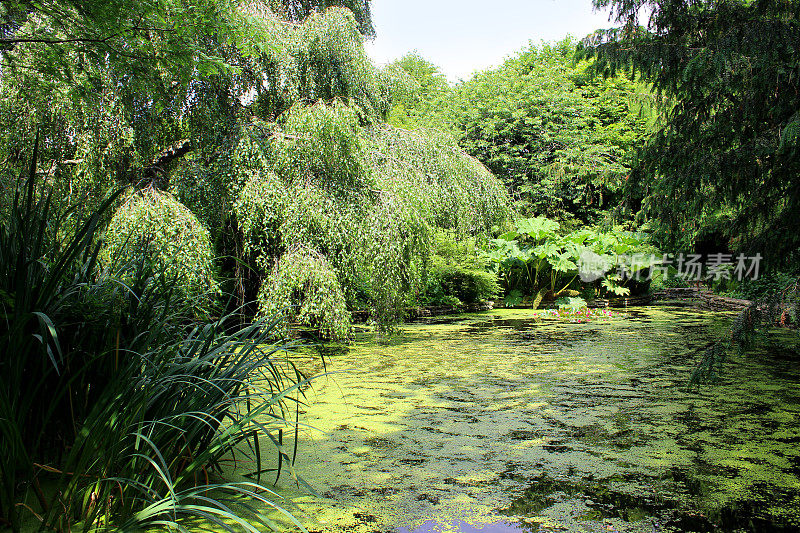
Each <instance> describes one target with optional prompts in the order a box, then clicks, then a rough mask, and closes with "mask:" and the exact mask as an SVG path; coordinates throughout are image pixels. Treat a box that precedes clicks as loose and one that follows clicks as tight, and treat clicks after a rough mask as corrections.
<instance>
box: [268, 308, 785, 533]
mask: <svg viewBox="0 0 800 533" xmlns="http://www.w3.org/2000/svg"><path fill="white" fill-rule="evenodd" d="M730 319H731V316H730V315H719V314H710V313H702V312H699V311H694V310H687V309H685V308H640V309H630V310H628V311H626V312H625V313H624V314H622V315H621V316H616V317H613V318H610V319H591V320H588V321H586V322H570V321H565V320H564V319H558V318H556V317H552V316H544V317H542V316H541V315H540V314H537V313H536V312H534V311H530V310H519V311H514V310H502V311H493V312H487V313H483V314H475V315H466V316H463V317H459V318H455V319H452V320H445V321H440V322H439V321H432V322H430V323H423V324H414V325H407V326H404V328H403V331H402V332H401V333H400V334H398V335H396V336H394V337H393V338H392V339H391V341H390V342H389V343H388V344H386V345H379V344H377V343H376V342H375V338H374V335H372V334H363V335H362V336H361V337H359V339H358V340H357V342H356V343H355V344H354V345H353V346H351V347H349V348H348V349H345V350H342V351H341V352H338V353H335V354H334V355H331V354H328V356H327V357H328V359H327V362H328V366H327V369H328V371H330V372H331V373H330V374H329V375H326V376H324V377H321V378H319V379H317V380H316V381H315V382H314V385H313V387H312V388H311V389H310V390H308V391H307V395H308V402H309V405H308V407H307V409H306V411H305V412H304V413H303V414H302V420H303V422H304V423H305V424H307V425H308V427H305V428H304V429H303V431H302V432H301V440H300V448H299V451H298V460H297V466H296V470H297V473H298V474H299V475H300V476H301V477H302V478H303V479H304V480H306V481H307V482H308V483H309V484H310V485H311V486H312V487H313V488H314V489H315V490H316V491H317V492H318V496H316V497H314V496H309V495H307V494H303V493H302V492H301V491H297V490H295V489H293V486H292V483H291V478H290V477H288V476H287V477H283V478H282V480H281V482H280V483H279V484H278V487H279V488H280V489H279V490H280V491H281V492H282V493H283V494H285V495H286V496H287V497H288V498H290V499H291V500H292V501H293V502H294V504H295V505H296V508H295V509H294V513H295V514H297V515H299V516H300V517H301V519H302V520H303V521H304V523H305V524H306V525H307V527H308V529H309V531H324V532H338V531H348V532H360V531H363V532H384V531H385V532H397V533H411V532H431V533H433V532H438V531H454V532H456V531H460V532H476V531H477V532H482V533H506V532H517V531H559V530H560V531H619V532H627V531H740V530H741V531H798V530H800V529H798V526H800V416H798V415H799V414H800V368H798V367H799V365H798V357H797V346H796V345H792V344H791V343H792V341H791V339H792V338H793V337H792V335H791V334H788V333H786V332H772V333H770V335H769V337H768V339H767V340H766V341H765V342H764V345H763V347H762V348H761V349H760V351H759V353H757V354H750V355H749V356H747V357H743V356H742V357H740V356H731V358H730V359H729V360H728V361H727V363H726V365H725V367H724V370H723V372H722V374H721V376H720V379H719V382H718V383H715V384H712V385H704V386H701V387H697V388H689V387H687V384H688V379H689V376H690V374H691V371H692V370H693V368H694V367H695V365H696V364H697V363H698V361H699V359H700V356H701V353H702V350H703V348H705V347H706V346H708V345H709V343H711V342H713V341H714V340H716V339H718V338H719V337H720V336H722V335H723V334H724V332H725V330H726V327H727V326H728V324H729V323H730ZM320 370H321V369H319V368H317V371H320ZM312 428H313V429H312Z"/></svg>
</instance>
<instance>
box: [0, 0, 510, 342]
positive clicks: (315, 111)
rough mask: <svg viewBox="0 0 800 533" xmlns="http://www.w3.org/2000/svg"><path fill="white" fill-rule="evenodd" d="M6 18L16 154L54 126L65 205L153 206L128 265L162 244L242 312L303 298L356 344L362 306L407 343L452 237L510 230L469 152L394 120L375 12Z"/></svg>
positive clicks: (192, 7)
mask: <svg viewBox="0 0 800 533" xmlns="http://www.w3.org/2000/svg"><path fill="white" fill-rule="evenodd" d="M2 16H3V19H2V22H3V25H2V27H3V39H4V40H3V41H2V42H1V43H0V44H2V46H3V48H2V58H3V67H2V68H3V71H2V74H3V75H2V85H1V86H0V92H1V94H2V106H3V113H2V116H0V120H1V121H2V123H3V126H4V127H3V129H2V131H3V134H2V135H3V137H4V139H3V140H4V141H5V142H4V143H3V145H2V147H1V148H0V152H3V154H2V155H4V156H6V159H7V160H8V161H12V162H14V161H15V160H17V161H18V160H19V157H20V154H22V153H24V150H25V148H26V143H29V142H30V139H31V138H32V135H33V132H34V130H36V129H37V128H39V129H40V130H41V131H42V138H43V142H42V149H41V159H42V160H44V161H46V162H47V164H46V165H44V166H45V167H46V168H47V169H48V170H47V174H48V176H49V177H50V178H51V180H50V183H51V187H52V188H53V189H54V191H56V193H57V195H58V198H59V201H61V202H64V203H66V204H72V205H76V206H77V207H78V209H91V208H92V206H96V205H98V204H99V203H100V202H101V200H102V198H103V197H104V196H105V195H107V194H108V193H109V192H110V191H112V190H114V189H115V188H117V187H121V186H132V187H134V188H135V189H137V190H143V191H147V192H146V194H142V193H136V194H134V195H125V196H124V198H126V200H125V201H124V202H122V201H121V202H120V205H119V208H118V212H117V214H116V215H115V216H114V217H113V218H112V221H111V224H110V225H109V226H108V230H107V236H106V238H107V240H108V242H109V248H108V249H109V254H108V255H111V253H112V252H113V253H115V254H117V255H119V254H123V255H124V254H126V253H127V252H128V251H131V250H135V249H136V246H137V244H139V243H140V242H142V240H143V239H145V240H148V241H153V242H155V241H158V242H161V243H162V244H165V245H166V246H165V250H163V251H161V252H159V253H157V254H156V256H155V257H156V258H157V260H158V261H159V264H161V265H164V266H165V268H166V266H170V268H177V269H179V270H180V269H183V271H182V272H175V275H176V276H177V278H178V279H183V280H186V281H187V284H188V285H191V286H192V287H194V288H192V287H187V289H191V290H189V292H192V293H196V292H197V291H196V289H197V288H198V287H200V286H201V285H202V286H203V287H205V288H207V289H211V288H213V289H214V290H212V291H211V292H212V293H213V292H215V291H216V287H217V286H218V280H215V279H213V280H212V279H210V278H211V277H214V276H216V275H217V274H221V275H222V277H223V278H224V279H223V280H222V284H221V285H220V287H221V288H222V289H223V290H224V291H226V292H232V293H235V294H236V295H237V297H238V302H239V303H240V304H246V303H247V302H253V301H256V300H258V308H259V309H260V310H261V311H262V312H264V313H269V312H271V311H273V310H275V309H277V308H279V307H284V306H285V304H286V303H287V302H288V301H291V302H292V304H293V305H294V304H297V305H298V306H299V307H298V309H299V312H298V313H297V314H294V315H292V316H290V317H288V319H289V320H296V321H299V322H300V323H303V324H305V325H307V326H310V327H312V328H314V329H317V330H319V331H321V332H323V333H324V334H328V335H333V336H337V337H339V336H342V335H343V332H345V331H347V329H348V328H349V312H345V311H344V310H343V309H344V307H343V306H346V308H347V309H348V310H353V309H361V308H370V309H372V310H373V312H372V315H373V318H374V319H375V320H376V321H377V322H378V323H379V325H380V326H381V327H389V326H391V324H392V323H394V322H395V321H396V320H397V319H398V318H400V317H401V315H402V309H404V307H405V305H408V304H409V303H413V302H414V301H415V299H417V298H419V297H420V295H421V294H423V293H424V291H425V287H426V285H425V280H426V279H427V276H428V272H427V271H428V263H429V262H428V257H429V256H430V255H431V254H432V253H433V249H434V243H433V237H432V235H433V234H434V233H435V230H436V229H437V228H439V229H446V230H449V231H453V232H455V234H456V235H459V236H474V235H479V234H480V235H486V234H488V233H489V232H491V231H492V228H493V227H497V226H502V225H503V224H505V223H506V220H507V219H508V217H509V209H508V204H509V201H508V195H507V193H506V191H505V190H504V188H503V187H502V185H501V184H500V183H499V182H498V181H497V180H496V178H495V177H494V176H493V175H491V173H489V172H488V171H487V170H486V169H485V168H484V167H483V165H481V164H480V163H478V162H477V161H475V160H474V159H472V158H470V157H469V156H468V155H466V154H464V153H463V152H462V151H461V150H460V149H459V147H458V146H457V145H456V143H455V141H454V140H453V139H452V138H451V137H448V136H446V135H443V134H440V133H435V134H432V135H430V136H427V135H420V134H418V133H412V132H407V131H402V130H397V129H394V128H392V127H391V126H389V125H387V124H386V123H385V120H386V117H387V116H388V113H389V110H390V109H391V108H392V106H393V105H394V104H393V103H394V102H396V101H400V99H401V98H402V97H403V96H402V95H403V93H402V91H401V86H402V84H403V83H405V82H404V81H403V80H402V79H401V78H402V76H400V73H399V71H398V70H397V69H396V68H388V69H378V68H376V67H375V66H374V65H373V64H372V62H371V61H370V60H369V58H368V57H367V55H366V52H365V50H364V35H369V34H370V32H371V31H372V30H371V21H370V14H369V3H368V2H364V1H344V2H329V1H322V0H321V1H311V2H307V1H305V0H296V1H294V0H293V1H288V0H287V1H265V2H256V1H253V2H245V3H240V2H228V1H224V0H222V1H217V0H202V1H201V2H199V3H198V2H186V1H183V0H152V1H149V2H145V3H141V2H118V3H107V2H96V3H85V2H73V1H71V0H59V1H52V2H48V3H45V4H41V3H31V2H25V1H22V0H20V1H15V2H12V3H11V4H8V5H4V7H3V12H2ZM418 90H419V89H418ZM405 94H406V95H407V94H408V93H405ZM11 124H14V125H15V127H14V128H12V127H11ZM3 179H4V180H7V181H9V182H12V181H13V180H14V179H15V178H14V176H13V175H6V176H4V177H3ZM143 219H147V220H148V221H149V225H148V226H147V228H148V229H147V230H146V231H145V229H144V227H142V226H140V225H139V224H138V222H137V221H140V220H143ZM154 225H156V226H160V227H158V228H156V227H154ZM143 231H144V233H146V235H145V234H142V232H143ZM171 236H172V237H174V236H179V238H177V239H173V242H170V239H171ZM130 243H135V244H134V245H133V246H132V247H131V246H128V244H130ZM165 254H167V255H165ZM209 254H212V255H213V257H210V256H209ZM173 256H174V257H173ZM189 263H191V264H189ZM287 269H292V272H291V273H289V272H288V271H287ZM304 269H306V270H307V272H306V274H303V273H302V271H303V270H304ZM312 270H313V271H316V270H319V271H320V272H313V273H312V272H311V271H312ZM323 274H324V275H323ZM225 278H227V279H225ZM280 284H286V286H285V287H283V288H281V287H278V285H280ZM265 285H268V286H265ZM333 285H335V286H336V287H338V289H337V290H332V289H331V287H332V286H333ZM287 298H288V300H287ZM318 305H323V306H328V307H326V308H327V309H329V310H330V311H329V312H324V313H323V312H321V311H319V312H318V311H312V310H311V308H312V307H315V306H318ZM309 306H311V307H309ZM334 309H335V310H336V311H335V312H334V311H333V310H334ZM326 321H333V322H334V323H326Z"/></svg>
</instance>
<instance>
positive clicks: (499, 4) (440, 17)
mask: <svg viewBox="0 0 800 533" xmlns="http://www.w3.org/2000/svg"><path fill="white" fill-rule="evenodd" d="M371 5H372V14H373V21H374V23H375V29H376V31H377V34H378V36H377V37H376V38H375V40H374V41H372V42H368V43H367V51H368V53H369V55H370V57H372V59H373V60H374V61H375V62H376V63H377V64H379V65H381V64H384V63H386V62H388V61H391V60H393V59H397V58H398V57H401V56H403V55H404V54H405V53H406V52H409V51H412V50H416V51H418V52H419V53H420V54H422V56H424V57H425V58H426V59H428V60H430V61H431V62H433V63H434V64H436V65H438V66H439V67H440V68H441V69H442V71H443V72H444V73H445V74H447V76H448V78H449V79H450V80H451V81H458V79H459V78H469V77H470V75H471V74H472V73H473V72H474V71H476V70H481V69H485V68H488V67H492V66H496V65H499V64H500V63H502V62H503V59H504V58H505V57H507V56H508V55H511V54H513V53H514V52H516V51H518V50H520V49H521V48H522V47H523V46H525V45H527V44H528V42H529V41H531V40H533V41H534V42H536V43H538V42H540V41H542V40H544V41H556V40H560V39H562V38H564V37H565V36H566V35H567V34H571V35H574V36H575V37H583V36H584V35H586V34H588V33H590V32H592V31H594V30H596V29H598V28H609V27H611V26H612V24H611V23H610V22H609V21H608V14H607V13H606V12H595V11H593V9H592V3H591V0H490V1H486V0H481V1H480V2H479V1H476V0H372V2H371Z"/></svg>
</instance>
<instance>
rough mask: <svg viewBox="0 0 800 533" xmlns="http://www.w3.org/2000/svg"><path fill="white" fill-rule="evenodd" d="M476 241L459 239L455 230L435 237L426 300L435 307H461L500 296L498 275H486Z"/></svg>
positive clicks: (442, 232)
mask: <svg viewBox="0 0 800 533" xmlns="http://www.w3.org/2000/svg"><path fill="white" fill-rule="evenodd" d="M478 254H479V251H478V247H477V242H476V239H475V238H458V237H457V236H456V234H455V233H454V232H452V231H444V230H439V231H437V232H436V233H435V236H434V254H433V256H432V257H431V259H430V264H429V273H428V284H427V290H426V299H427V300H428V301H430V302H431V303H434V304H447V305H458V304H461V303H465V304H469V303H475V302H480V301H485V300H491V299H493V298H496V297H497V296H499V295H500V292H501V290H502V289H501V287H500V285H499V284H498V282H497V275H496V274H495V273H493V272H487V270H486V268H485V265H484V262H483V260H482V259H481V258H480V257H479V255H478Z"/></svg>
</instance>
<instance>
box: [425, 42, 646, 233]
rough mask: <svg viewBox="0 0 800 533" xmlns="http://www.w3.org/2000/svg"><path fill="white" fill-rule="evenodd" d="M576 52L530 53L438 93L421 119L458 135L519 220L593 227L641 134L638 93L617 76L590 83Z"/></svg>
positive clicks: (559, 47)
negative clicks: (537, 217) (496, 180)
mask: <svg viewBox="0 0 800 533" xmlns="http://www.w3.org/2000/svg"><path fill="white" fill-rule="evenodd" d="M574 53H575V42H574V41H573V40H571V39H566V40H564V41H562V42H559V43H556V44H552V45H547V44H543V45H541V46H533V45H532V46H531V47H529V48H526V49H525V50H522V51H521V52H520V53H519V54H517V55H516V56H515V57H513V58H511V59H509V60H507V61H506V62H505V63H504V64H503V65H501V66H500V67H499V68H497V69H492V70H488V71H484V72H480V73H478V74H477V75H476V76H475V77H474V78H473V79H471V80H469V81H466V82H463V83H461V84H459V85H457V86H456V87H455V88H454V89H453V90H452V91H450V92H447V93H444V95H443V96H442V97H440V98H439V99H438V100H436V103H435V104H433V105H429V106H428V110H427V112H426V114H427V116H428V121H429V122H443V123H445V124H447V125H448V126H449V127H450V128H452V129H453V130H454V131H456V132H457V133H456V135H457V136H458V138H459V144H460V145H461V146H462V147H463V148H464V149H465V150H466V151H467V152H468V153H470V154H471V155H473V156H475V157H477V158H478V159H479V160H480V161H482V162H483V163H484V164H486V166H487V167H488V168H489V169H490V170H491V171H492V172H493V173H494V174H496V175H497V176H498V177H500V178H501V179H502V180H503V182H504V183H505V184H506V185H507V187H509V189H510V191H511V193H512V194H513V195H514V196H515V199H516V204H515V205H516V207H517V208H518V209H519V210H520V212H521V213H523V214H542V215H548V216H551V217H555V218H559V219H564V220H569V219H571V220H572V221H573V223H596V222H597V221H598V220H600V219H601V218H602V216H603V215H602V213H603V212H606V211H608V210H609V209H610V208H612V207H613V206H615V205H616V204H617V201H618V198H619V197H620V190H621V188H622V185H623V183H624V180H625V178H626V176H627V175H628V173H629V172H630V167H631V163H632V154H633V147H634V146H635V145H636V143H637V142H639V141H640V140H641V138H642V136H643V135H644V133H645V131H646V126H647V120H646V118H645V117H644V116H643V115H641V114H640V110H641V109H640V108H641V106H639V105H637V103H636V98H637V93H639V92H646V88H644V87H643V86H640V85H639V84H636V83H634V82H633V81H631V80H630V79H629V78H627V77H625V76H616V77H614V78H610V79H608V80H602V79H598V78H593V77H591V76H590V75H589V74H588V73H587V67H588V64H587V63H586V62H582V63H576V62H575V61H574V59H573V56H574Z"/></svg>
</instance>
